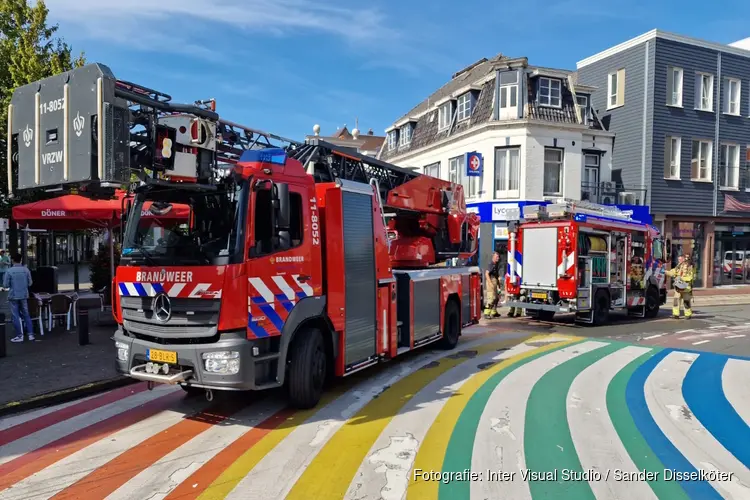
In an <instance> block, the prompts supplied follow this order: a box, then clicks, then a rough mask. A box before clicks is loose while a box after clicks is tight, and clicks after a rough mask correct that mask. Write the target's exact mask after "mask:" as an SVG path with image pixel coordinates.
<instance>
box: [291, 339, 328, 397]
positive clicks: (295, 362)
mask: <svg viewBox="0 0 750 500" xmlns="http://www.w3.org/2000/svg"><path fill="white" fill-rule="evenodd" d="M327 367H328V357H327V356H326V348H325V342H324V341H323V334H322V333H321V331H320V330H319V329H317V328H308V329H305V330H302V331H300V332H298V333H297V335H296V336H295V342H294V345H293V347H292V353H291V356H290V357H289V380H288V381H287V384H288V389H289V403H290V404H291V405H292V406H293V407H295V408H297V409H301V410H306V409H308V408H312V407H314V406H315V405H317V404H318V402H319V401H320V398H321V397H322V396H323V390H324V389H325V383H326V378H327V374H328V368H327Z"/></svg>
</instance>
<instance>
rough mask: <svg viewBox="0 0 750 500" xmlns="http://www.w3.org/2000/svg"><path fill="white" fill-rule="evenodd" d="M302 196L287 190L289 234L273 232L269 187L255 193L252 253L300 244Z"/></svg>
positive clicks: (282, 249)
mask: <svg viewBox="0 0 750 500" xmlns="http://www.w3.org/2000/svg"><path fill="white" fill-rule="evenodd" d="M302 207H303V205H302V196H301V195H300V194H299V193H295V192H292V191H291V190H290V191H289V234H288V235H285V234H283V232H279V234H278V235H277V234H275V228H274V227H273V219H272V218H271V217H270V216H269V214H271V213H273V199H272V197H271V190H270V189H260V190H258V191H256V193H255V205H254V207H253V210H254V212H255V218H254V224H253V238H254V242H255V246H254V247H253V255H254V256H259V255H267V254H270V253H274V252H279V251H284V250H289V249H291V248H295V247H298V246H300V245H301V244H302V221H303V220H304V217H303V212H302V210H303V208H302ZM277 236H278V237H277Z"/></svg>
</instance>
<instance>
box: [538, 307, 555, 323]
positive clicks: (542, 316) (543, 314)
mask: <svg viewBox="0 0 750 500" xmlns="http://www.w3.org/2000/svg"><path fill="white" fill-rule="evenodd" d="M554 318H555V311H545V310H543V309H542V310H540V311H539V315H538V316H537V319H538V320H539V321H552V320H553V319H554Z"/></svg>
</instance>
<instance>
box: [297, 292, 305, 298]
mask: <svg viewBox="0 0 750 500" xmlns="http://www.w3.org/2000/svg"><path fill="white" fill-rule="evenodd" d="M296 295H297V298H298V299H304V298H305V297H307V294H306V293H305V292H297V293H296Z"/></svg>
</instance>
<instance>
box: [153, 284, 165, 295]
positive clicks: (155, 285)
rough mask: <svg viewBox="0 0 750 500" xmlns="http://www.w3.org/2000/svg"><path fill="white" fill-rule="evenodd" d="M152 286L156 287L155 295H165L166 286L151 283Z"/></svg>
mask: <svg viewBox="0 0 750 500" xmlns="http://www.w3.org/2000/svg"><path fill="white" fill-rule="evenodd" d="M151 286H152V287H154V295H156V294H157V293H164V286H163V285H162V284H161V283H151Z"/></svg>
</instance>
